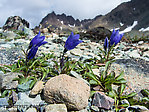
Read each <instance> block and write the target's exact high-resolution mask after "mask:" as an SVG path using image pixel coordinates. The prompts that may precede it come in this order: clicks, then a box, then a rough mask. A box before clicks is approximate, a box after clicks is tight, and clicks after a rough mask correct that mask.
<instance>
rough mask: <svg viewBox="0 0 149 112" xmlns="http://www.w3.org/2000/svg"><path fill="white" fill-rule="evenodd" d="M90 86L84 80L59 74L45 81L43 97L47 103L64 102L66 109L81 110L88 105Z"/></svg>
mask: <svg viewBox="0 0 149 112" xmlns="http://www.w3.org/2000/svg"><path fill="white" fill-rule="evenodd" d="M89 96H90V87H89V86H88V85H87V84H86V83H84V81H82V80H79V79H76V78H74V77H71V76H68V75H66V74H61V75H59V76H56V77H53V78H51V79H50V80H48V81H47V83H46V84H45V88H44V98H45V101H46V102H49V103H65V104H66V106H67V108H68V110H81V109H84V108H85V107H86V106H87V105H88V98H89Z"/></svg>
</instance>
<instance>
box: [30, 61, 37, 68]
mask: <svg viewBox="0 0 149 112" xmlns="http://www.w3.org/2000/svg"><path fill="white" fill-rule="evenodd" d="M36 62H38V60H35V61H34V62H33V63H32V65H31V66H30V67H29V69H31V68H32V67H33V66H34V65H35V64H36Z"/></svg>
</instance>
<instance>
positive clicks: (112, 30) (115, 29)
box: [110, 28, 120, 31]
mask: <svg viewBox="0 0 149 112" xmlns="http://www.w3.org/2000/svg"><path fill="white" fill-rule="evenodd" d="M119 29H120V28H114V29H111V30H110V31H113V30H119Z"/></svg>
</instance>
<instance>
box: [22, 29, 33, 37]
mask: <svg viewBox="0 0 149 112" xmlns="http://www.w3.org/2000/svg"><path fill="white" fill-rule="evenodd" d="M23 29H24V33H25V34H27V35H28V36H30V37H32V36H33V35H34V32H33V31H32V30H31V29H30V28H27V27H24V28H23Z"/></svg>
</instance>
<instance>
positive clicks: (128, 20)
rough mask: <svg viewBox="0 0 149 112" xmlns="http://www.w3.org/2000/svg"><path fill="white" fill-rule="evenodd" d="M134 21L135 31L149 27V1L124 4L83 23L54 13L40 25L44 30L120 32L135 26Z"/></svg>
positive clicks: (132, 0) (139, 0) (136, 0)
mask: <svg viewBox="0 0 149 112" xmlns="http://www.w3.org/2000/svg"><path fill="white" fill-rule="evenodd" d="M134 21H136V22H135V23H136V24H135V26H134V27H133V29H135V30H139V29H141V28H146V27H149V0H131V1H130V2H124V3H122V4H120V5H119V6H117V7H116V8H115V9H113V10H112V11H111V12H109V13H108V14H106V15H104V16H102V15H98V16H96V17H95V18H93V19H85V20H82V21H80V20H79V19H74V18H73V17H72V16H66V15H65V14H61V15H60V14H55V13H54V12H52V13H49V14H48V15H47V16H46V17H44V18H43V19H42V21H41V22H40V25H41V27H42V28H47V27H50V28H55V29H59V30H71V31H72V30H75V31H81V30H88V29H93V28H97V27H105V28H107V29H113V28H120V30H124V29H126V28H127V27H128V26H131V25H133V23H134Z"/></svg>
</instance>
